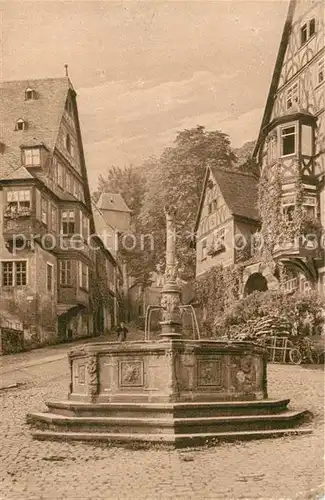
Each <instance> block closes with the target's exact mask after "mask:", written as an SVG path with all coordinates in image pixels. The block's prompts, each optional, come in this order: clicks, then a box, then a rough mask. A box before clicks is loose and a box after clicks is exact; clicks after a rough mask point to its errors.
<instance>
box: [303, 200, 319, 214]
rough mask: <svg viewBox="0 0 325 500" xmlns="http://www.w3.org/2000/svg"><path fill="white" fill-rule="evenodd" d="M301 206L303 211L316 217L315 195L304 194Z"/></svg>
mask: <svg viewBox="0 0 325 500" xmlns="http://www.w3.org/2000/svg"><path fill="white" fill-rule="evenodd" d="M302 206H303V209H304V211H305V213H306V214H307V215H308V216H309V217H311V218H314V217H316V197H315V196H304V197H303V201H302Z"/></svg>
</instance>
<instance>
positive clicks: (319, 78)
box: [316, 59, 324, 85]
mask: <svg viewBox="0 0 325 500" xmlns="http://www.w3.org/2000/svg"><path fill="white" fill-rule="evenodd" d="M323 81H324V59H321V60H320V61H318V62H317V65H316V85H320V84H321V83H322V82H323Z"/></svg>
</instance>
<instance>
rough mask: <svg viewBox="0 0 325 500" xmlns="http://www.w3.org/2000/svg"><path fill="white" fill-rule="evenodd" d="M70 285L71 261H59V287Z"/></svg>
mask: <svg viewBox="0 0 325 500" xmlns="http://www.w3.org/2000/svg"><path fill="white" fill-rule="evenodd" d="M71 284H72V261H71V260H61V261H60V285H64V286H71Z"/></svg>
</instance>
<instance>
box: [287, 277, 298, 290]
mask: <svg viewBox="0 0 325 500" xmlns="http://www.w3.org/2000/svg"><path fill="white" fill-rule="evenodd" d="M298 288H299V280H298V278H291V279H289V280H287V281H285V282H284V283H283V291H284V293H292V292H295V291H296V290H298Z"/></svg>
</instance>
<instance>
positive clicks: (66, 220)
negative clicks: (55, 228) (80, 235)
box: [61, 210, 75, 235]
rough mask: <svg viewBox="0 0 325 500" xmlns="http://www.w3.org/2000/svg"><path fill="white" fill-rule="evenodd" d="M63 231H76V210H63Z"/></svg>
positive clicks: (72, 232)
mask: <svg viewBox="0 0 325 500" xmlns="http://www.w3.org/2000/svg"><path fill="white" fill-rule="evenodd" d="M61 233H62V234H66V235H67V234H74V233H75V213H74V210H62V212H61Z"/></svg>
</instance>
